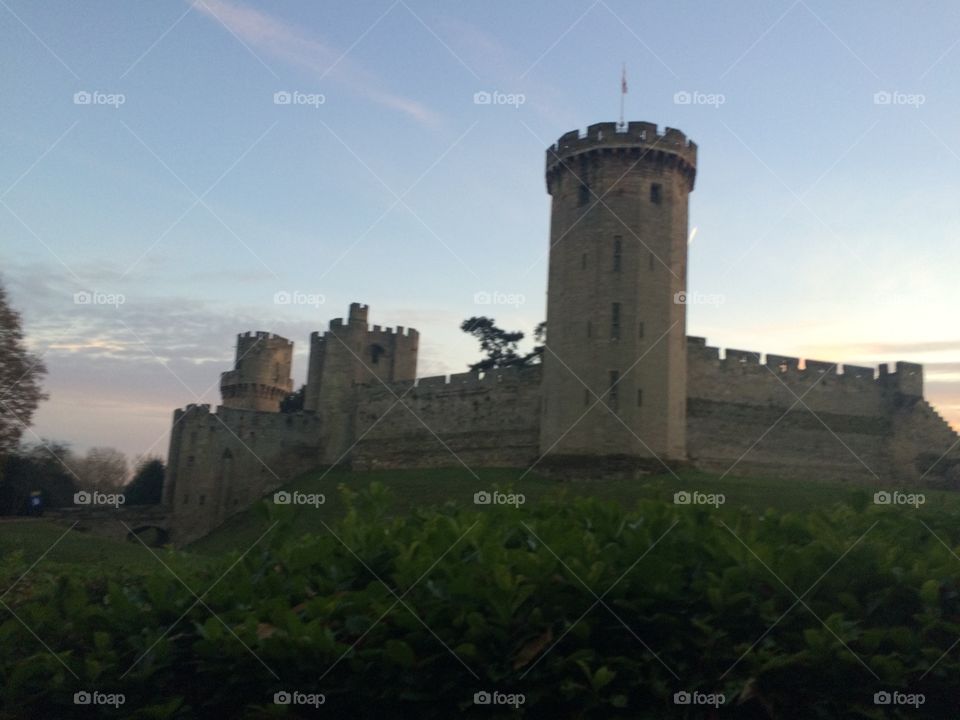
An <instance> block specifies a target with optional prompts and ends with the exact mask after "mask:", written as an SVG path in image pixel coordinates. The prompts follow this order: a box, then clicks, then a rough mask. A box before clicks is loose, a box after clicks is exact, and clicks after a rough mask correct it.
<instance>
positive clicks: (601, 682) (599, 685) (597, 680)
mask: <svg viewBox="0 0 960 720" xmlns="http://www.w3.org/2000/svg"><path fill="white" fill-rule="evenodd" d="M616 676H617V673H616V672H614V671H613V670H611V669H610V668H608V667H607V666H606V665H603V666H601V667H599V668H597V671H596V672H595V673H594V674H593V680H592V681H591V682H592V683H593V689H594V690H601V689H603V688H604V687H606V686H607V685H609V684H610V683H611V682H612V681H613V679H614V678H615V677H616Z"/></svg>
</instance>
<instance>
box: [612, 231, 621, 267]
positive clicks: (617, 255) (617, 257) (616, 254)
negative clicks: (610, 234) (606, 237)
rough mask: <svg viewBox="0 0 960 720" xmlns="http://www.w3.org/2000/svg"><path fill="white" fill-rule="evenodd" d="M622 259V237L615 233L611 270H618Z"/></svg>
mask: <svg viewBox="0 0 960 720" xmlns="http://www.w3.org/2000/svg"><path fill="white" fill-rule="evenodd" d="M622 260H623V239H622V238H621V237H620V236H619V235H617V236H615V237H614V238H613V271H614V272H620V265H621V261H622Z"/></svg>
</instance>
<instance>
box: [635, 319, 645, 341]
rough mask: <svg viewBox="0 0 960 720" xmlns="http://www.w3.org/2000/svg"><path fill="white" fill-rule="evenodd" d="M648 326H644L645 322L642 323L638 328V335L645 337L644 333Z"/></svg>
mask: <svg viewBox="0 0 960 720" xmlns="http://www.w3.org/2000/svg"><path fill="white" fill-rule="evenodd" d="M645 329H646V328H644V326H643V323H640V325H639V326H638V330H637V337H639V338H643V334H644V331H645Z"/></svg>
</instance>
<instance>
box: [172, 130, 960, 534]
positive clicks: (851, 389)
mask: <svg viewBox="0 0 960 720" xmlns="http://www.w3.org/2000/svg"><path fill="white" fill-rule="evenodd" d="M696 161H697V147H696V145H695V144H694V143H693V142H691V141H689V140H688V139H687V138H686V137H685V136H684V135H683V133H681V132H679V131H678V130H674V129H672V128H666V129H665V130H664V131H663V132H662V133H660V132H658V130H657V127H656V125H653V124H651V123H645V122H631V123H629V124H627V125H624V126H618V125H617V124H615V123H599V124H597V125H591V126H590V127H589V128H587V131H586V132H585V133H584V132H577V131H573V132H570V133H567V134H565V135H563V136H562V137H561V138H560V140H559V141H558V142H557V143H556V144H555V145H554V146H552V147H550V148H549V149H548V150H547V162H546V181H547V191H548V192H549V194H550V195H551V197H552V210H551V225H550V255H549V258H550V263H549V276H548V300H547V327H548V341H547V349H546V352H545V354H544V357H543V362H542V364H541V365H535V366H532V367H525V368H506V369H501V370H495V371H491V372H487V373H482V374H481V373H470V372H467V373H460V374H455V375H451V376H449V377H446V376H439V377H426V378H419V379H418V378H417V377H416V368H417V348H418V344H419V335H418V333H417V331H416V330H412V329H404V328H403V327H398V328H396V329H393V328H381V327H380V326H379V325H373V326H372V327H371V326H370V325H369V324H368V310H369V309H368V307H367V306H366V305H361V304H358V303H354V304H352V305H351V306H350V310H349V313H348V316H347V318H346V320H343V319H335V320H332V321H331V322H330V325H329V329H328V330H326V331H325V332H323V333H319V332H315V333H313V335H312V336H311V338H310V357H309V365H308V372H307V384H306V388H305V395H304V406H303V410H302V411H299V412H293V413H282V412H280V403H281V400H283V399H284V398H285V397H287V396H288V395H289V394H290V393H291V392H292V389H293V381H292V378H291V377H290V375H291V361H292V357H293V343H292V342H290V341H289V340H287V339H285V338H281V337H278V336H276V335H271V334H269V333H266V332H257V333H246V334H244V335H240V336H238V340H237V354H236V362H235V365H234V369H233V370H230V371H227V372H225V373H223V375H222V378H221V393H222V396H223V401H222V404H221V405H220V407H218V408H217V409H216V411H215V412H213V411H211V409H210V407H209V406H207V405H200V406H195V405H191V406H188V407H187V408H186V409H183V410H177V411H176V412H175V413H174V418H173V429H172V432H171V437H170V450H169V455H168V472H167V480H166V484H165V486H164V496H163V502H164V504H165V506H166V507H167V508H168V511H169V514H170V522H169V527H170V531H171V537H172V540H173V541H174V542H175V543H177V544H184V543H188V542H191V541H192V540H195V539H197V538H199V537H202V536H203V535H205V534H206V533H208V532H209V531H210V530H212V529H213V528H215V527H217V526H218V525H219V524H221V523H222V522H223V521H224V520H226V519H227V518H228V517H229V516H230V515H232V514H234V513H236V512H239V511H240V510H243V509H244V508H246V507H249V506H250V505H251V504H253V503H254V502H256V501H257V500H258V499H259V498H261V497H263V495H265V494H267V493H269V492H271V491H273V490H274V489H276V488H277V487H279V486H280V485H282V484H284V483H285V482H287V481H289V480H290V479H291V478H292V477H294V476H296V475H298V474H301V473H304V472H307V471H309V470H313V469H317V468H322V467H330V466H334V465H339V466H345V467H352V468H354V469H381V468H417V467H440V466H461V467H462V466H466V467H468V468H479V467H515V468H519V469H520V470H519V472H518V476H519V473H520V472H522V471H523V470H525V469H527V468H530V467H531V466H534V465H536V467H538V468H539V469H541V470H545V471H548V470H553V469H563V468H568V469H569V468H577V472H586V473H590V472H599V469H600V468H607V467H609V466H611V464H613V465H615V466H616V467H618V468H627V469H630V468H634V469H636V470H643V471H649V470H650V469H654V470H655V469H657V468H661V469H664V468H665V467H671V468H672V467H673V466H674V465H676V464H679V463H689V464H692V465H694V466H696V467H699V468H702V469H704V470H708V471H711V472H716V473H720V474H732V475H734V476H736V475H741V476H743V475H758V474H760V475H768V476H776V477H786V478H795V479H797V480H798V481H802V480H814V479H827V478H829V479H834V480H849V481H851V482H859V483H870V484H872V485H874V486H876V487H878V488H879V487H887V486H891V485H893V484H903V485H908V484H911V485H917V484H924V485H927V484H930V485H939V486H953V487H960V450H958V449H957V448H958V444H960V437H958V435H957V433H956V432H954V431H953V430H952V429H951V428H950V426H949V425H948V424H947V423H946V422H945V421H944V420H943V418H942V417H940V415H939V414H938V413H937V411H936V410H935V409H934V408H933V407H932V406H931V405H930V404H929V403H928V402H927V401H926V400H925V399H924V397H923V368H922V367H921V366H919V365H914V364H911V363H903V362H898V363H896V366H895V370H894V371H893V372H891V371H890V369H889V368H888V367H887V366H886V365H882V366H880V368H879V370H877V369H875V368H872V367H856V366H852V365H845V366H841V365H839V364H836V363H829V362H822V361H813V360H806V361H803V360H801V359H799V358H792V357H785V356H779V355H772V354H767V355H764V354H763V353H759V352H748V351H743V350H727V351H726V352H723V351H721V350H720V349H719V348H715V347H709V346H708V345H707V343H706V340H705V339H704V338H695V337H688V336H687V334H686V305H685V293H686V289H687V288H686V268H687V234H688V230H687V228H688V225H687V216H688V196H689V193H690V192H691V191H692V190H693V187H694V180H695V177H696Z"/></svg>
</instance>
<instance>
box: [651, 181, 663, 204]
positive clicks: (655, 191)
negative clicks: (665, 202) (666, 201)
mask: <svg viewBox="0 0 960 720" xmlns="http://www.w3.org/2000/svg"><path fill="white" fill-rule="evenodd" d="M662 199H663V190H662V188H661V185H660V183H653V185H651V186H650V202H652V203H656V204H657V205H659V204H660V201H661V200H662Z"/></svg>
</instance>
